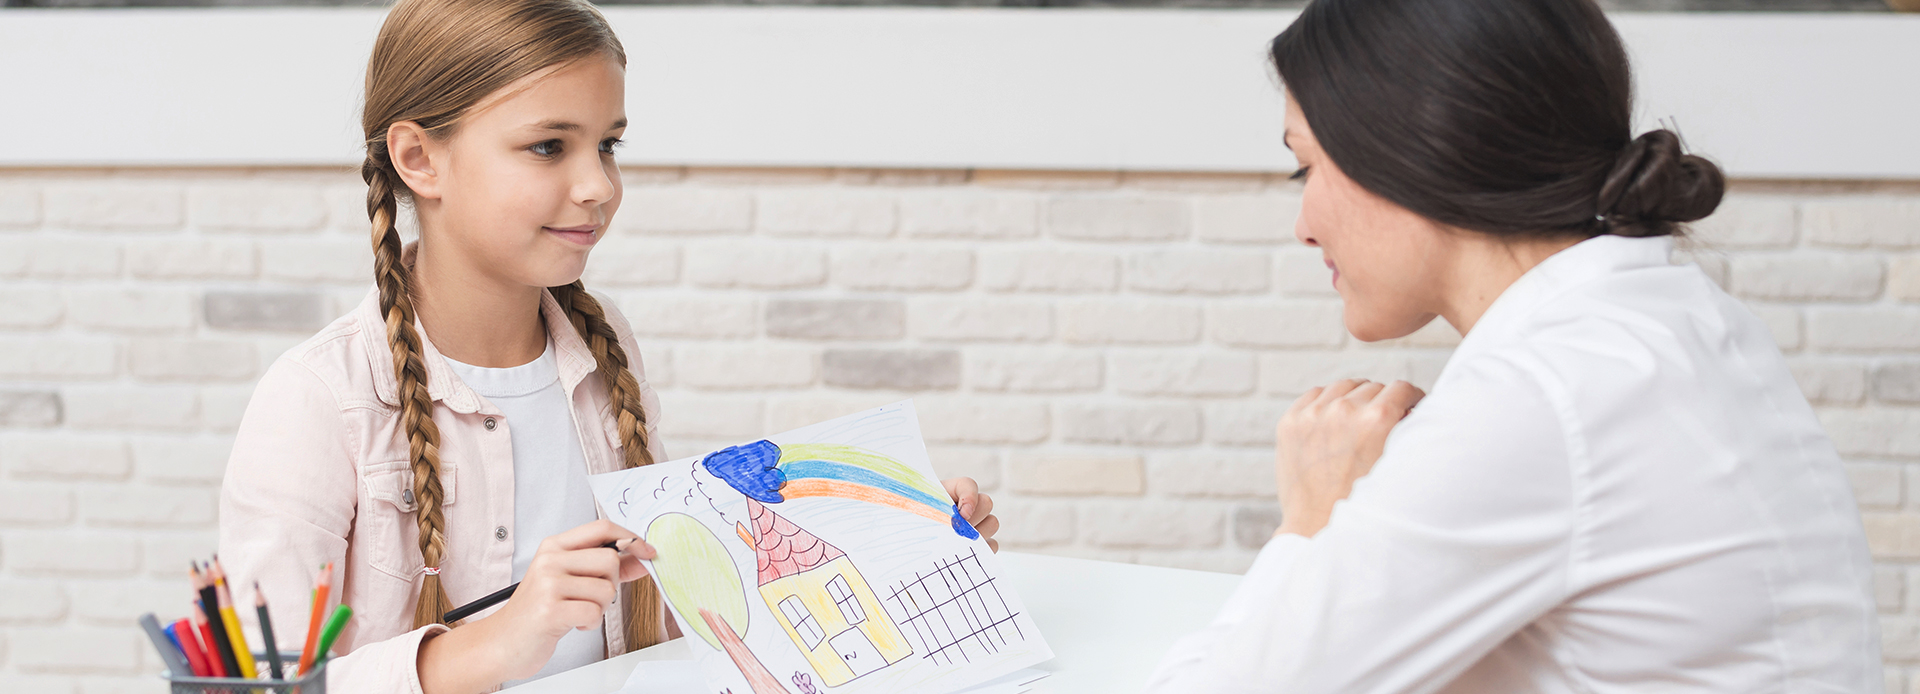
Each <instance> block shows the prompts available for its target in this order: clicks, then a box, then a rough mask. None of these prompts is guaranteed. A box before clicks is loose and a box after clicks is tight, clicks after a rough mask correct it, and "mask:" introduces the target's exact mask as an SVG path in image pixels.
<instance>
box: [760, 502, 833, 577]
mask: <svg viewBox="0 0 1920 694" xmlns="http://www.w3.org/2000/svg"><path fill="white" fill-rule="evenodd" d="M747 512H748V513H749V514H750V515H751V516H752V517H753V536H754V543H753V550H754V551H753V555H754V558H755V559H756V560H757V563H758V564H759V569H760V585H763V586H764V585H766V584H768V583H772V582H774V581H777V580H780V579H782V578H786V577H788V576H792V575H794V574H797V573H801V572H803V571H810V570H812V569H814V568H816V567H819V566H820V565H821V564H825V563H827V562H830V561H833V560H835V559H839V558H841V557H844V556H846V555H847V554H846V553H845V552H842V551H840V548H838V547H834V546H833V545H830V544H827V542H826V541H825V540H822V539H820V538H819V537H816V536H814V534H813V533H810V532H807V531H806V529H804V528H801V527H800V526H797V525H794V524H793V523H790V522H788V521H787V519H786V518H783V517H781V516H780V514H778V513H774V512H773V510H772V509H769V508H767V506H766V504H762V503H760V502H758V501H755V500H753V499H752V498H748V499H747Z"/></svg>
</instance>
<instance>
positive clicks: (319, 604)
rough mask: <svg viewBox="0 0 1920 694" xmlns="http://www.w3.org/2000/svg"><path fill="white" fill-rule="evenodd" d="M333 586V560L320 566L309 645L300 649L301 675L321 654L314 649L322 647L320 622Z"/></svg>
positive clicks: (325, 613)
mask: <svg viewBox="0 0 1920 694" xmlns="http://www.w3.org/2000/svg"><path fill="white" fill-rule="evenodd" d="M331 587H333V562H327V565H326V566H322V567H320V580H318V581H316V582H314V585H313V619H312V621H310V622H308V623H307V646H306V648H302V649H300V673H299V674H301V675H305V674H307V669H308V668H311V667H313V659H314V658H315V657H318V656H319V654H318V653H315V652H314V651H315V649H318V648H319V647H320V622H321V620H323V619H326V615H327V589H328V588H331Z"/></svg>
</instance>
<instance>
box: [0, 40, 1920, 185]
mask: <svg viewBox="0 0 1920 694" xmlns="http://www.w3.org/2000/svg"><path fill="white" fill-rule="evenodd" d="M604 11H605V12H606V14H607V16H608V17H609V18H610V19H611V20H612V21H613V23H614V25H615V29H616V30H617V31H618V32H619V34H620V36H621V39H622V41H623V42H624V43H625V45H626V47H627V51H628V55H629V75H628V80H629V83H628V104H627V108H628V112H629V116H630V117H631V118H632V120H633V124H634V125H633V127H632V128H631V129H630V131H629V132H630V134H629V136H628V138H627V139H628V141H629V143H630V145H629V147H628V148H626V149H625V150H623V158H624V159H623V160H624V161H626V162H628V163H631V164H645V165H701V166H777V167H787V166H852V167H901V168H997V169H1064V170H1147V171H1285V170H1289V169H1290V168H1291V167H1292V164H1293V161H1292V158H1291V157H1289V156H1288V155H1287V153H1286V150H1285V148H1284V147H1282V146H1281V144H1280V114H1281V96H1280V93H1279V91H1278V88H1277V86H1276V84H1275V81H1274V77H1273V75H1272V71H1271V69H1270V68H1269V67H1268V66H1267V63H1266V56H1265V46H1266V42H1267V41H1268V40H1269V39H1271V38H1272V37H1273V35H1274V34H1276V33H1278V32H1279V31H1280V30H1281V29H1282V28H1284V27H1285V26H1286V25H1287V23H1288V22H1290V21H1291V20H1292V19H1293V17H1294V16H1295V13H1294V12H1292V11H1272V10H1012V9H914V8H764V7H724V8H682V7H673V8H661V7H629V6H622V7H608V8H605V9H604ZM383 12H384V10H380V9H363V8H351V9H341V8H329V9H284V8H253V9H160V10H17V9H16V10H0V61H3V62H0V64H4V65H9V66H13V68H12V69H10V70H7V71H5V72H4V74H3V75H0V93H4V94H5V95H6V107H5V108H0V128H3V129H4V132H7V133H8V134H9V138H8V139H9V142H8V144H7V145H6V146H5V147H4V148H0V166H6V167H48V166H79V167H109V166H305V165H329V166H331V165H350V164H353V163H356V162H358V161H359V159H360V152H359V149H358V146H359V142H358V140H359V137H358V135H357V130H358V127H357V123H358V108H359V99H360V92H359V89H360V79H361V74H362V71H363V70H364V68H365V64H366V58H367V52H368V51H369V50H370V48H371V45H372V41H373V36H374V33H375V31H376V30H377V29H378V27H379V23H380V20H381V17H382V16H383ZM1614 21H1615V23H1616V24H1617V26H1619V27H1620V30H1621V32H1622V34H1623V35H1624V36H1625V37H1626V39H1627V43H1628V45H1629V49H1630V50H1631V52H1632V53H1633V57H1634V60H1635V68H1636V72H1637V76H1638V81H1639V90H1640V99H1641V101H1640V105H1639V113H1640V117H1641V120H1642V122H1643V123H1644V124H1646V125H1649V126H1650V125H1651V124H1652V123H1653V122H1654V121H1655V120H1657V119H1660V118H1672V119H1674V120H1676V121H1677V122H1678V123H1679V125H1680V126H1681V128H1682V129H1683V131H1684V133H1685V134H1686V136H1687V138H1688V141H1689V144H1690V145H1692V146H1693V147H1694V148H1695V149H1696V150H1698V151H1700V152H1703V153H1705V154H1707V155H1709V156H1711V157H1713V158H1715V159H1716V160H1718V161H1719V162H1721V163H1722V165H1723V166H1725V167H1726V169H1727V170H1728V171H1729V172H1730V173H1731V174H1732V175H1734V176H1736V177H1743V178H1776V179H1920V120H1917V119H1916V117H1915V114H1920V72H1916V69H1920V68H1916V66H1920V16H1889V15H1868V14H1832V15H1818V14H1792V15H1786V14H1777V15H1776V14H1744V13H1743V14H1621V15H1615V16H1614Z"/></svg>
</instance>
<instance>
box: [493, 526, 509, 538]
mask: <svg viewBox="0 0 1920 694" xmlns="http://www.w3.org/2000/svg"><path fill="white" fill-rule="evenodd" d="M493 539H495V540H505V539H507V526H504V525H502V526H500V527H498V528H494V529H493Z"/></svg>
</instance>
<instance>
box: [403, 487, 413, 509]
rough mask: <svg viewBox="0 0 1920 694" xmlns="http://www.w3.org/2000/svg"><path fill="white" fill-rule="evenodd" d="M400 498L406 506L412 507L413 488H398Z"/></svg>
mask: <svg viewBox="0 0 1920 694" xmlns="http://www.w3.org/2000/svg"><path fill="white" fill-rule="evenodd" d="M400 500H401V501H404V502H406V504H407V507H408V508H412V507H413V490H411V489H402V490H400Z"/></svg>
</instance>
